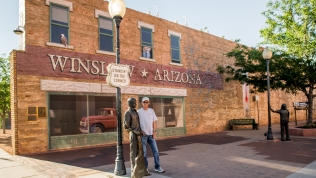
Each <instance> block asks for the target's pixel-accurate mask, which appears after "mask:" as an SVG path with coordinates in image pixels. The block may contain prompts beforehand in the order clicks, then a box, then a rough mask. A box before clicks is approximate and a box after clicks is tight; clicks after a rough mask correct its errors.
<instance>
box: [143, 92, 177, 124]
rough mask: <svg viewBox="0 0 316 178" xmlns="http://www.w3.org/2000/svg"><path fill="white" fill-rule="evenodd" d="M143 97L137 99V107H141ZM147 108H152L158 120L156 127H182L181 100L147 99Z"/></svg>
mask: <svg viewBox="0 0 316 178" xmlns="http://www.w3.org/2000/svg"><path fill="white" fill-rule="evenodd" d="M142 98H143V97H140V98H139V107H140V108H141V107H142V103H141V100H142ZM149 99H150V104H149V108H152V109H153V110H154V111H155V113H156V115H157V118H158V121H157V127H158V128H165V127H183V104H182V103H183V98H167V97H165V98H164V97H159V98H157V97H156V98H153V97H149Z"/></svg>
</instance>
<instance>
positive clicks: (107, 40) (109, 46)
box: [100, 35, 113, 52]
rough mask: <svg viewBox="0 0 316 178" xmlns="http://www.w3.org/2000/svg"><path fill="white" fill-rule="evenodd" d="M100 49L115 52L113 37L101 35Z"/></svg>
mask: <svg viewBox="0 0 316 178" xmlns="http://www.w3.org/2000/svg"><path fill="white" fill-rule="evenodd" d="M100 50H103V51H110V52H113V37H112V36H106V35H100Z"/></svg>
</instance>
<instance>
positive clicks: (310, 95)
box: [306, 89, 314, 126]
mask: <svg viewBox="0 0 316 178" xmlns="http://www.w3.org/2000/svg"><path fill="white" fill-rule="evenodd" d="M313 100H314V98H313V90H312V89H310V90H309V93H308V120H307V123H306V125H307V126H311V125H312V122H313Z"/></svg>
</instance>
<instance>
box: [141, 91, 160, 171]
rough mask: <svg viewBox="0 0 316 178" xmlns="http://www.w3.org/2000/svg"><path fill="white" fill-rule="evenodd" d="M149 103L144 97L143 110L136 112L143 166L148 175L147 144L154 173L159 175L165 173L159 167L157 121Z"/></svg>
mask: <svg viewBox="0 0 316 178" xmlns="http://www.w3.org/2000/svg"><path fill="white" fill-rule="evenodd" d="M149 103H150V101H149V98H148V97H144V98H143V99H142V105H143V108H141V109H139V110H138V111H137V112H138V115H139V121H140V126H141V129H142V132H143V135H142V136H141V137H142V143H143V152H144V158H145V165H146V167H147V173H148V174H150V173H149V171H148V160H147V144H149V146H150V148H151V151H152V153H153V155H154V161H155V171H156V172H159V173H163V172H165V171H164V170H163V169H162V168H161V166H160V162H159V152H158V147H157V144H156V140H155V137H156V128H157V123H156V121H157V120H158V119H157V116H156V114H155V112H154V110H153V109H151V108H149V107H148V106H149Z"/></svg>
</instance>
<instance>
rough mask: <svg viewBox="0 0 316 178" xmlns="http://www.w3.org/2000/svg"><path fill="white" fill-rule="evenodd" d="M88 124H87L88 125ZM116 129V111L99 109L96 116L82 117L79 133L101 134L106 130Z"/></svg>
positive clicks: (113, 109)
mask: <svg viewBox="0 0 316 178" xmlns="http://www.w3.org/2000/svg"><path fill="white" fill-rule="evenodd" d="M88 123H89V124H88ZM116 128H117V121H116V109H115V108H101V109H99V111H98V115H96V116H89V117H84V118H82V119H81V121H80V132H81V133H89V132H88V129H90V133H102V132H105V131H106V130H113V129H116Z"/></svg>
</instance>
